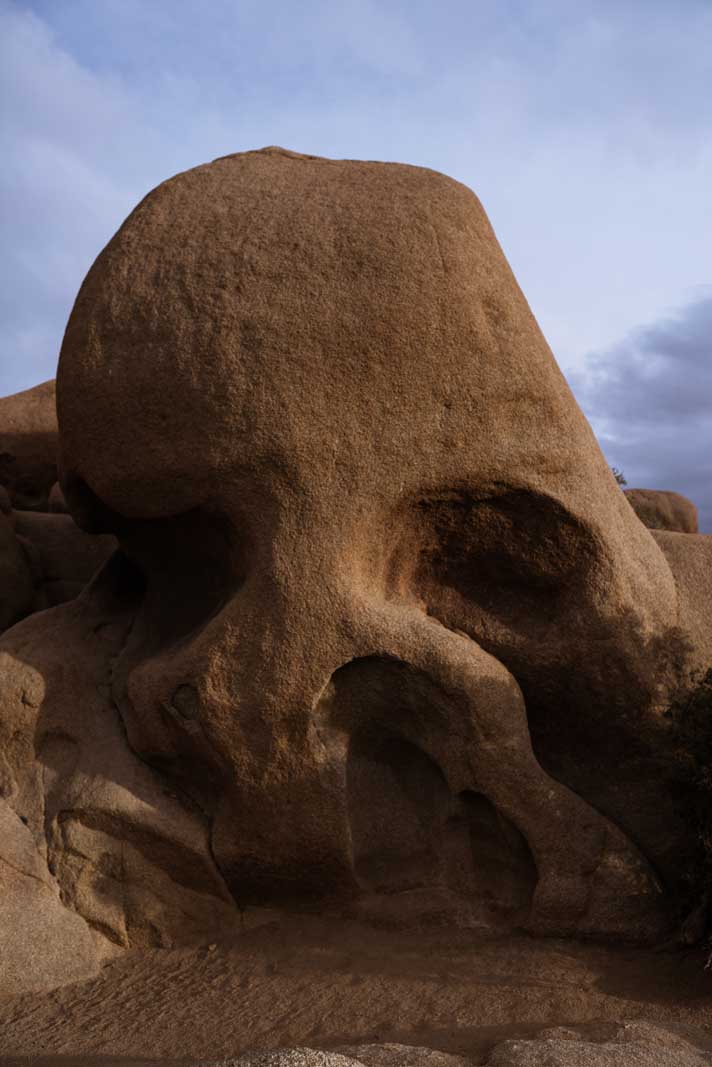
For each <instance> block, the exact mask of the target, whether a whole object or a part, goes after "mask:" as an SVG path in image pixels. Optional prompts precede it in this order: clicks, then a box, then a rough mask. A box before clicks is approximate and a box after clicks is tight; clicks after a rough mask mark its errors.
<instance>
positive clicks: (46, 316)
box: [0, 0, 712, 532]
mask: <svg viewBox="0 0 712 1067" xmlns="http://www.w3.org/2000/svg"><path fill="white" fill-rule="evenodd" d="M711 87H712V0H676V2H673V0H577V2H576V3H571V2H570V0H439V2H438V3H435V0H339V2H338V3H334V2H333V0H300V2H299V3H295V2H294V0H34V2H20V0H0V158H2V167H0V240H1V243H2V250H3V254H2V257H0V311H1V314H2V324H3V328H2V331H1V336H0V395H4V394H7V393H12V392H16V391H18V390H20V389H24V388H28V387H30V386H32V385H35V384H36V383H38V382H40V381H44V380H45V379H47V378H50V377H53V376H54V373H55V368H56V362H57V355H58V351H59V347H60V344H61V339H62V334H63V331H64V326H65V324H66V320H67V317H68V314H69V311H70V309H71V305H72V302H73V299H74V297H75V295H76V292H77V289H78V287H79V285H80V283H81V281H82V278H83V277H84V275H85V273H86V271H87V270H88V268H89V266H90V265H91V263H92V262H93V260H94V258H95V257H96V255H97V254H98V252H99V251H100V250H101V248H102V247H103V246H104V245H105V244H106V242H107V241H108V240H109V238H110V237H111V236H112V234H113V233H114V232H115V231H116V229H117V228H118V226H119V225H120V223H121V222H122V221H123V219H124V218H125V216H126V215H127V214H128V213H129V211H130V210H131V209H132V208H133V207H134V205H135V204H136V203H137V201H138V200H139V199H141V197H143V196H144V195H145V193H146V192H147V191H148V190H149V189H151V188H152V187H154V186H155V185H157V184H158V183H159V182H160V181H162V180H163V179H164V178H166V177H169V176H170V175H172V174H175V173H177V172H178V171H181V170H185V169H187V168H189V167H192V166H195V165H197V164H199V163H203V162H206V161H208V160H210V159H214V158H215V157H217V156H221V155H227V154H229V153H231V152H236V151H241V150H245V149H249V148H258V147H262V146H264V145H269V144H280V145H283V146H284V147H287V148H291V149H294V150H296V151H301V152H306V153H311V154H316V155H325V156H332V157H336V158H362V159H385V160H397V161H402V162H407V163H414V164H420V165H424V166H428V167H433V168H435V169H436V170H440V171H444V172H445V173H447V174H450V175H452V176H453V177H455V178H457V179H459V180H460V181H463V182H465V184H467V185H469V186H470V187H471V188H473V189H474V190H475V192H476V193H477V194H478V196H479V197H480V199H481V200H482V202H483V204H484V207H485V209H486V211H487V213H488V215H489V217H490V220H491V222H492V224H493V226H494V228H495V231H496V233H497V236H498V238H499V240H500V243H501V245H502V247H503V249H504V252H505V254H506V256H507V258H508V260H509V262H510V264H511V265H512V268H513V270H514V273H515V275H516V276H517V279H518V281H519V283H520V285H521V287H522V289H523V290H524V293H525V295H526V296H527V299H528V300H529V303H530V305H531V306H532V309H533V311H534V314H535V315H536V317H537V319H538V321H539V324H540V326H541V327H542V329H543V331H544V334H545V336H546V338H547V340H548V341H549V344H550V345H551V347H552V350H553V352H554V354H555V356H556V358H557V360H558V362H559V365H560V366H561V368H562V370H563V371H564V373H565V374H566V376H567V378H568V379H569V382H570V383H571V386H572V388H573V390H574V393H575V395H576V397H577V399H578V401H579V403H580V404H581V406H582V408H583V410H584V412H585V413H586V415H587V416H588V418H589V419H590V420H591V422H592V425H593V427H594V430H595V431H596V433H597V436H598V438H599V441H600V443H601V446H602V448H603V449H604V452H605V454H606V456H607V458H608V460H609V462H610V463H611V464H612V465H614V466H616V467H619V468H621V469H622V470H623V472H624V474H625V476H626V478H627V480H628V483H629V485H635V486H643V487H648V488H664V489H674V490H677V491H678V492H682V493H684V494H686V495H689V496H690V497H691V498H692V499H693V500H694V501H695V503H696V504H697V505H698V507H699V509H700V516H701V528H702V529H704V530H706V531H708V532H712V193H711V192H710V190H712V89H711Z"/></svg>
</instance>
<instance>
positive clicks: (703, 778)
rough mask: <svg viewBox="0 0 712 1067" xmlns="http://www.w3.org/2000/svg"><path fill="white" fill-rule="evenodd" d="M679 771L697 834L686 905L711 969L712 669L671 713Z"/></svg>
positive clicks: (686, 873) (687, 814) (686, 872)
mask: <svg viewBox="0 0 712 1067" xmlns="http://www.w3.org/2000/svg"><path fill="white" fill-rule="evenodd" d="M665 714H666V717H667V718H668V719H669V720H670V724H671V735H672V743H673V754H674V759H675V763H676V766H677V771H678V773H677V776H676V777H677V785H678V797H679V808H680V814H681V816H682V818H683V819H684V820H685V822H686V823H687V825H688V826H689V827H690V828H691V830H692V831H693V833H694V847H693V849H692V851H691V853H690V855H689V857H688V859H687V861H686V862H685V863H684V864H683V868H682V871H681V891H682V905H683V907H684V909H685V910H686V911H687V913H688V915H689V914H693V913H694V914H696V916H697V922H698V923H699V926H698V929H699V931H700V933H701V934H702V936H703V937H706V938H707V941H708V945H709V947H710V956H709V958H708V961H707V966H708V967H709V966H712V668H710V669H709V670H708V671H707V673H706V674H704V675H698V676H697V677H696V679H694V680H693V684H692V686H691V687H690V688H689V689H688V690H687V692H685V693H684V694H682V695H680V696H678V697H676V698H675V699H674V700H673V701H672V703H671V704H670V707H669V708H668V710H667V711H666V713H665Z"/></svg>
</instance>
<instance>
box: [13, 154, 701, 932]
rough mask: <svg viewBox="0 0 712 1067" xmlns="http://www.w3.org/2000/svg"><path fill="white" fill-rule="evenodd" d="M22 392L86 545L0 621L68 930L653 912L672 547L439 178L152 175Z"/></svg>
mask: <svg viewBox="0 0 712 1067" xmlns="http://www.w3.org/2000/svg"><path fill="white" fill-rule="evenodd" d="M57 395H58V413H59V424H60V448H61V459H62V462H61V467H62V491H63V493H64V496H65V498H66V502H67V505H68V507H69V509H70V511H71V514H72V516H73V518H74V519H75V520H76V522H77V523H78V524H79V525H80V526H81V527H82V528H83V529H84V531H85V532H86V533H87V534H91V535H96V534H101V535H104V536H107V537H111V538H116V539H117V541H118V544H119V550H118V551H117V552H116V553H114V554H113V555H112V556H111V558H110V559H109V561H108V562H107V563H106V564H105V566H104V567H103V568H102V569H101V570H100V572H99V573H98V575H97V576H96V577H95V578H94V579H93V580H92V582H91V583H90V585H89V586H88V587H87V588H86V589H85V590H84V592H83V593H82V595H81V596H80V597H79V598H77V599H76V600H74V601H72V602H71V603H69V604H66V605H60V606H59V607H57V608H55V609H52V611H50V612H43V613H41V614H39V615H37V616H36V617H35V618H30V619H27V620H25V621H24V622H23V623H21V624H20V625H19V626H15V627H13V628H12V629H11V630H10V631H9V633H7V634H6V635H5V636H4V638H3V639H2V641H0V653H1V654H2V655H4V656H6V657H7V659H6V662H7V664H8V669H7V671H5V672H4V673H3V674H0V705H1V706H2V715H1V716H0V731H2V734H1V737H0V741H2V744H3V745H4V746H5V752H6V759H7V764H8V766H7V774H8V776H10V777H11V778H12V780H13V782H14V783H15V784H14V787H13V788H14V793H13V796H12V798H11V803H12V806H13V809H14V810H16V812H17V813H18V814H19V815H20V816H21V817H23V818H25V819H27V820H28V824H29V825H30V826H31V827H32V830H33V833H34V834H35V836H36V839H37V842H38V847H39V848H40V850H41V852H42V854H43V855H44V854H46V856H47V863H48V870H49V869H50V867H49V865H50V864H51V874H52V877H53V878H54V879H56V882H57V885H58V887H59V891H60V893H61V897H62V899H64V900H66V901H68V902H70V903H71V907H73V908H74V909H75V910H76V912H77V914H78V915H80V916H81V917H82V918H84V919H85V921H87V922H90V923H91V925H92V928H93V929H94V930H95V932H96V935H97V942H98V948H97V951H101V950H103V949H106V950H107V951H109V950H110V951H112V952H113V951H117V950H119V949H120V948H136V947H147V946H179V945H181V944H184V943H185V942H186V941H187V942H188V943H190V944H195V943H196V942H197V943H200V939H201V938H204V937H205V938H208V939H209V940H210V941H212V940H213V939H214V938H217V933H216V931H215V927H217V928H218V931H219V930H221V929H223V928H226V927H227V928H229V927H230V924H231V923H233V922H234V921H235V918H236V914H237V912H238V902H239V909H244V906H245V905H247V906H248V907H249V906H252V905H255V904H258V905H260V906H264V905H265V904H271V905H278V906H282V907H286V908H294V909H298V908H300V907H304V905H305V903H306V905H307V906H308V908H309V909H312V910H314V909H317V910H318V909H323V910H325V911H327V912H328V913H330V914H339V915H341V916H343V915H347V914H348V915H355V916H365V917H367V918H368V920H369V922H372V923H373V924H375V925H378V924H379V923H381V924H383V925H384V926H391V925H394V924H395V925H397V924H398V923H405V924H406V925H408V924H410V925H412V927H413V928H414V929H426V928H432V927H437V926H439V925H440V926H445V927H448V926H452V927H454V928H463V929H466V930H472V929H484V930H492V931H500V930H507V929H512V928H520V927H526V928H527V929H528V930H529V931H531V932H533V933H536V934H549V935H561V936H583V937H596V938H608V939H612V940H616V939H618V940H625V941H626V942H628V941H640V942H652V941H655V940H656V939H657V938H659V937H660V936H662V935H663V934H666V933H667V931H668V928H669V923H670V911H669V907H668V896H667V893H666V890H667V889H668V888H669V886H670V885H671V884H672V883H673V882H674V879H675V877H676V876H677V874H678V870H679V859H680V855H681V854H682V852H683V851H684V849H685V848H686V847H687V844H688V841H687V839H686V834H689V830H688V829H686V827H685V826H684V824H682V823H681V821H680V819H679V817H678V815H677V812H676V809H675V805H674V800H673V796H672V792H671V790H670V789H669V788H668V784H667V778H666V774H667V767H666V751H665V746H664V744H663V743H662V742H661V719H660V715H659V711H660V704H661V702H662V701H663V700H664V697H665V693H666V692H667V690H668V689H669V688H670V687H671V685H672V684H673V683H674V682H676V681H677V680H678V679H677V676H676V674H675V671H676V670H677V661H676V659H675V655H676V653H677V652H678V651H680V650H681V649H683V648H684V649H685V650H686V654H689V655H692V656H695V655H701V654H702V653H701V651H700V650H701V649H703V647H706V646H705V645H704V642H705V641H706V640H707V637H706V636H705V635H706V634H707V635H708V634H709V633H710V631H711V629H712V627H711V626H710V622H711V620H710V612H711V611H712V598H705V597H704V596H703V595H702V594H703V593H704V590H705V588H706V587H705V585H704V581H706V582H707V584H709V582H710V578H709V577H708V578H707V579H704V581H703V583H702V584H701V585H700V584H699V583H697V591H696V590H695V583H694V582H692V581H689V582H688V581H687V579H686V577H685V576H686V575H687V574H688V572H689V570H690V566H691V563H690V560H691V558H692V557H691V554H690V552H686V551H684V550H682V551H681V550H679V548H678V547H675V546H674V545H671V544H669V543H668V542H667V541H666V539H665V538H663V539H662V540H661V541H659V540H656V538H654V537H653V535H652V534H651V532H650V531H648V530H647V529H646V528H645V527H644V526H643V525H642V524H641V523H640V522H639V521H638V519H637V518H636V516H635V514H634V513H633V511H632V510H631V508H630V506H629V505H628V503H627V502H626V500H625V497H624V496H623V495H622V494H621V492H620V490H619V488H618V486H617V485H616V483H615V480H614V478H613V475H612V473H611V471H610V469H609V468H608V465H607V463H606V461H605V459H604V457H603V455H602V454H601V452H600V449H599V448H598V446H597V444H596V441H595V438H594V437H593V434H592V432H591V429H590V427H589V425H588V424H587V422H586V420H585V419H584V417H583V415H582V413H581V411H580V410H579V408H578V407H577V405H576V403H575V401H574V399H573V397H572V395H571V393H570V391H569V389H568V386H567V385H566V382H565V380H564V379H563V377H562V375H561V373H560V371H559V369H558V367H557V366H556V363H555V361H554V359H553V356H552V354H551V352H550V350H549V349H548V347H547V345H546V342H545V340H544V338H543V336H542V335H541V332H540V330H539V328H538V326H537V324H536V322H535V320H534V318H533V316H532V314H531V311H530V309H529V307H528V306H527V304H526V301H525V299H524V297H523V295H522V293H521V291H520V290H519V288H518V286H517V283H516V281H515V279H514V278H513V276H512V273H511V271H510V269H509V266H508V264H507V262H506V260H505V258H504V255H503V253H502V251H501V249H500V247H499V245H498V243H497V241H496V238H495V236H494V234H493V232H492V229H491V227H490V225H489V222H488V220H487V218H486V215H485V213H484V211H483V209H482V207H481V205H480V204H479V201H478V200H477V198H476V197H475V196H474V194H473V193H472V192H471V191H470V190H468V189H466V188H465V187H464V186H462V185H460V184H459V183H457V182H455V181H453V180H451V179H449V178H447V177H445V176H443V175H441V174H437V173H435V172H433V171H429V170H425V169H422V168H418V167H409V166H402V165H396V164H379V163H363V162H354V161H335V160H323V159H318V158H314V157H311V156H300V155H297V154H296V153H292V152H288V151H285V150H283V149H278V148H270V149H266V150H263V151H259V152H246V153H240V154H237V155H233V156H228V157H225V158H223V159H220V160H216V161H215V162H213V163H212V164H208V165H205V166H202V167H197V168H195V169H194V170H191V171H187V172H185V173H183V174H180V175H177V176H176V177H175V178H173V179H170V180H169V181H167V182H164V183H163V184H162V185H160V186H159V187H158V188H157V189H155V190H154V191H153V192H152V193H150V194H149V195H148V196H147V197H146V198H145V199H144V200H143V201H142V202H141V203H140V204H139V205H138V207H137V208H136V209H135V210H134V211H133V212H132V214H131V215H130V216H129V218H128V219H127V220H126V222H125V223H124V224H123V226H122V227H121V229H120V230H119V231H118V233H117V234H116V235H115V237H114V238H113V239H112V240H111V241H110V243H109V244H108V245H107V247H106V248H105V249H104V251H103V252H102V253H101V254H100V255H99V257H98V258H97V260H96V262H95V263H94V265H93V266H92V268H91V270H90V272H89V274H88V275H87V278H86V279H85V282H84V284H83V285H82V288H81V291H80V293H79V295H78V297H77V300H76V303H75V305H74V309H73V311H72V314H71V317H70V321H69V323H68V326H67V330H66V333H65V338H64V343H63V346H62V351H61V356H60V364H59V369H58V379H57ZM35 519H38V520H45V519H47V520H52V521H53V522H54V523H55V524H56V523H61V522H63V521H64V522H68V521H69V519H68V518H67V517H65V516H62V515H48V516H32V517H31V518H30V523H31V522H32V521H33V520H35ZM23 521H27V520H23ZM40 525H41V526H42V528H43V529H44V525H43V524H42V523H40ZM53 528H54V527H53ZM45 532H46V531H45ZM37 533H38V538H39V529H38V531H37ZM674 536H675V535H668V538H669V537H674ZM38 543H39V541H38ZM43 545H44V556H45V558H47V559H49V558H50V557H51V555H52V551H53V550H52V544H51V538H48V539H47V540H45V541H44V542H43ZM668 549H670V551H668ZM40 554H41V553H40ZM706 561H711V562H712V539H705V538H699V539H697V538H696V539H695V555H694V560H693V563H694V567H695V568H696V570H695V575H697V572H698V571H699V572H700V573H702V572H704V570H705V562H706ZM708 570H709V572H710V573H712V567H710V568H708ZM683 588H685V589H686V590H689V595H688V594H687V593H686V594H685V598H683V597H682V595H681V593H680V591H681V590H682V589H683ZM58 635H59V636H58ZM33 686H35V687H38V688H40V689H41V696H40V697H39V699H38V700H36V701H35V702H29V703H28V702H26V699H25V698H26V694H27V693H28V692H30V691H31V690H32V687H33ZM611 768H615V773H611ZM604 813H605V814H604ZM32 921H33V920H32V914H31V912H29V911H28V915H27V922H28V923H31V922H32ZM102 939H103V941H104V944H103V945H102V944H101V941H102Z"/></svg>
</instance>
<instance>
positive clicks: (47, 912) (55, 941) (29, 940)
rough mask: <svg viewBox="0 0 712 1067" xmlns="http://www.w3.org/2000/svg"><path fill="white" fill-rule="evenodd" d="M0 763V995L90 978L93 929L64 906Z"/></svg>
mask: <svg viewBox="0 0 712 1067" xmlns="http://www.w3.org/2000/svg"><path fill="white" fill-rule="evenodd" d="M6 786H7V783H6V782H4V781H3V778H2V766H1V765H0V946H1V947H2V948H1V952H0V996H11V995H15V994H18V993H27V992H32V991H34V990H39V989H46V988H47V987H48V986H50V987H51V986H53V985H54V986H57V985H64V984H65V983H67V982H76V981H80V980H81V979H83V978H90V977H92V975H94V974H96V972H97V971H98V969H99V963H98V955H97V951H96V946H95V944H94V939H93V937H92V934H91V931H90V929H89V927H88V925H87V924H86V922H85V921H84V919H82V918H81V917H80V916H79V915H77V914H76V912H74V911H72V910H70V909H68V908H66V907H65V906H64V904H63V902H62V900H61V899H60V894H59V887H58V885H57V883H56V882H55V881H54V880H53V879H52V877H51V876H50V874H49V871H48V869H47V863H46V859H45V857H44V855H42V854H41V853H40V851H39V850H38V847H37V845H36V843H35V838H34V837H33V835H32V833H31V831H30V830H29V829H28V827H27V826H26V825H25V823H24V822H23V821H22V820H21V819H20V818H18V816H17V815H16V814H15V812H14V811H12V810H11V808H10V806H9V805H8V803H7V802H6V801H5V800H4V799H3V793H4V787H6Z"/></svg>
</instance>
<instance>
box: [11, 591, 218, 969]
mask: <svg viewBox="0 0 712 1067" xmlns="http://www.w3.org/2000/svg"><path fill="white" fill-rule="evenodd" d="M101 595H102V594H101V592H94V593H92V592H91V591H90V592H87V594H85V596H86V598H87V601H88V602H87V603H84V602H83V601H81V600H78V601H74V602H73V603H72V604H71V605H66V606H62V607H59V608H55V609H52V610H49V611H46V612H42V613H41V614H40V615H36V616H34V617H32V618H30V619H27V620H25V621H24V622H23V623H20V624H18V625H17V626H15V627H13V629H12V630H11V631H9V632H8V633H7V634H5V635H4V637H3V638H2V639H1V640H0V706H1V707H2V710H3V714H2V717H1V718H0V767H2V769H3V774H4V787H3V792H4V795H5V797H6V798H7V803H8V804H9V805H10V807H11V808H12V809H13V810H14V812H16V814H17V816H18V817H19V818H20V819H21V820H22V821H23V822H24V823H25V824H26V825H27V827H28V828H29V832H30V833H31V834H32V835H33V838H34V840H35V841H36V843H37V848H38V849H40V850H41V851H42V852H43V854H44V855H46V858H47V862H48V864H49V869H50V870H51V872H52V875H53V879H54V884H55V885H56V887H57V889H58V890H59V891H61V898H62V901H63V903H64V904H65V906H66V907H67V908H68V909H71V911H68V914H69V915H73V914H74V913H77V915H81V916H82V917H83V920H85V921H86V923H88V924H89V926H91V928H92V930H94V931H95V932H96V934H97V939H96V941H97V948H96V950H95V951H96V953H97V954H98V955H100V954H101V953H102V952H104V953H106V952H107V951H110V950H112V949H116V948H117V947H119V948H121V947H150V946H156V945H160V946H171V945H173V944H186V945H187V944H195V943H204V942H208V941H212V940H213V939H214V938H215V937H216V936H220V935H222V934H224V933H226V932H228V931H229V930H230V928H231V927H232V926H233V925H235V924H236V923H237V921H238V912H237V908H236V906H235V903H234V901H233V900H232V898H231V897H230V895H229V894H228V892H227V890H226V889H225V886H224V883H223V881H222V879H221V877H220V875H219V873H218V872H217V871H216V869H215V865H214V862H213V860H212V857H211V856H210V852H209V845H208V835H207V827H206V824H205V819H204V817H203V816H202V815H201V813H200V811H199V810H198V809H196V807H195V806H194V805H191V804H190V803H188V804H186V803H185V801H184V799H183V798H182V797H180V796H178V795H177V793H176V792H175V790H174V789H171V788H170V785H169V783H168V782H166V781H165V780H164V779H163V778H162V777H161V776H160V775H157V774H155V773H152V772H151V771H150V770H149V768H148V767H146V766H145V764H143V763H142V762H141V761H140V760H138V759H137V758H136V756H135V755H134V754H133V753H132V752H131V750H130V749H129V747H128V745H127V742H126V737H125V734H124V732H123V729H122V727H121V723H120V719H119V716H118V712H117V709H116V707H115V705H114V704H113V703H112V700H111V664H112V660H113V658H115V656H116V654H117V652H118V651H119V650H120V648H121V643H122V641H123V640H124V639H125V632H126V628H127V627H128V626H129V625H130V616H127V615H126V614H124V616H123V618H122V616H121V614H120V613H117V612H113V613H112V614H111V615H109V616H108V617H107V615H106V612H105V610H104V605H103V604H102V601H101ZM92 596H93V597H94V600H92ZM16 923H17V929H18V936H19V935H20V934H21V932H22V930H23V929H24V928H25V927H28V926H29V925H30V924H31V915H30V914H28V916H27V918H26V920H25V921H23V919H22V915H21V913H19V912H18V914H17V916H16ZM68 973H70V974H71V972H68ZM41 975H42V971H41V960H38V961H37V970H36V976H37V982H38V985H39V983H40V982H41ZM57 977H58V976H57V974H56V973H55V971H50V972H49V974H48V977H47V983H48V984H51V983H52V982H56V981H57ZM60 980H61V975H60ZM69 980H71V979H69Z"/></svg>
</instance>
